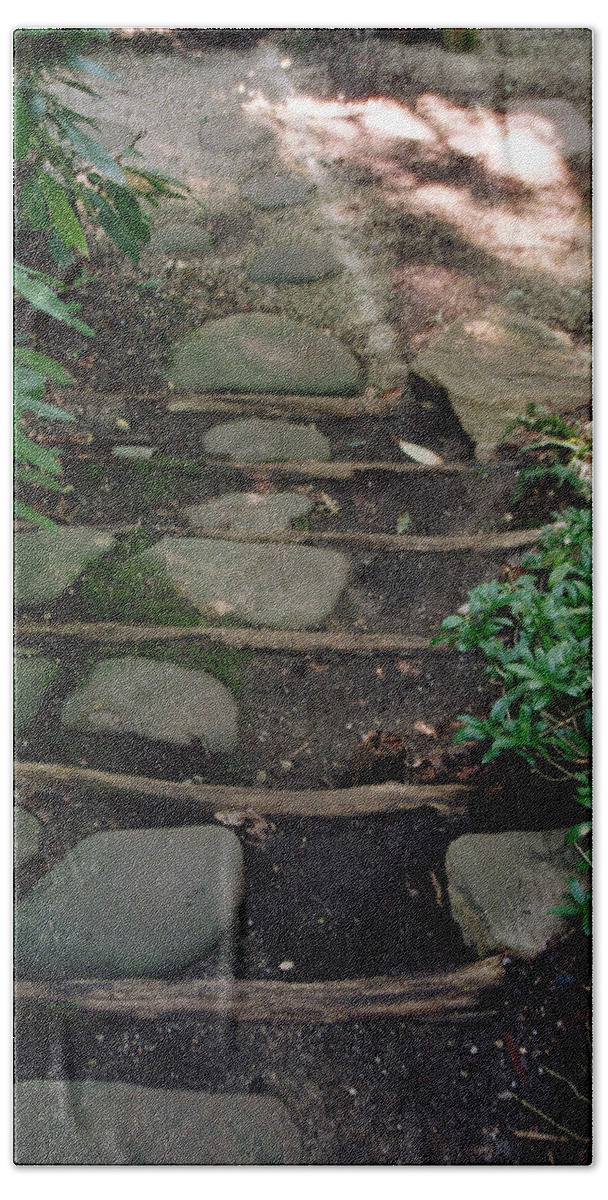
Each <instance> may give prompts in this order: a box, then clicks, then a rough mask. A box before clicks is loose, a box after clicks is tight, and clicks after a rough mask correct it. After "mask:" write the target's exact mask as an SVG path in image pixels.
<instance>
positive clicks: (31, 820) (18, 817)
mask: <svg viewBox="0 0 608 1200" xmlns="http://www.w3.org/2000/svg"><path fill="white" fill-rule="evenodd" d="M41 841H42V825H41V824H40V821H37V820H36V817H34V816H33V815H32V813H30V812H28V811H27V808H23V807H22V806H21V805H20V804H18V805H16V806H15V812H14V818H13V846H14V851H15V866H16V867H21V866H23V863H26V862H29V860H30V858H35V857H36V855H37V853H38V851H39V849H40V842H41Z"/></svg>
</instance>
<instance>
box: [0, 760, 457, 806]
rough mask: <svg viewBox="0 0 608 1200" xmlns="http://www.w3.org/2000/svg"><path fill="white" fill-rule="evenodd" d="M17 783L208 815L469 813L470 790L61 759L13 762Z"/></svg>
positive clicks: (451, 787)
mask: <svg viewBox="0 0 608 1200" xmlns="http://www.w3.org/2000/svg"><path fill="white" fill-rule="evenodd" d="M15 782H16V784H17V786H18V787H23V788H25V789H26V794H25V796H24V800H27V791H28V790H30V789H40V790H43V789H44V788H52V787H59V788H62V787H67V788H70V787H73V788H82V789H85V790H93V791H102V792H112V793H114V795H115V796H117V795H118V794H127V795H140V796H149V797H154V798H156V799H159V800H167V801H170V802H171V803H172V804H174V803H178V804H197V805H199V806H200V808H201V809H202V810H203V812H204V813H205V814H206V815H209V816H213V815H214V814H215V813H216V812H224V811H228V812H235V811H236V812H243V813H260V814H268V815H270V816H315V817H350V816H356V815H358V814H360V813H379V812H394V811H408V810H411V809H416V808H424V807H427V806H428V807H429V808H434V809H435V810H436V811H437V812H439V813H442V814H444V815H447V816H455V815H458V814H460V813H462V812H464V811H466V798H467V797H468V796H470V794H471V792H472V789H471V788H470V787H467V786H466V785H464V784H460V783H449V784H437V785H435V786H433V785H429V784H421V785H420V786H417V785H416V786H415V785H410V784H405V783H381V784H372V785H370V786H369V787H353V788H336V789H335V790H334V789H330V788H327V789H321V788H319V789H312V790H303V789H302V790H288V789H286V790H282V789H281V790H278V789H277V790H276V791H275V790H273V789H271V788H256V787H233V786H228V785H223V784H198V783H181V782H178V781H174V780H168V779H150V778H148V777H147V776H145V775H119V774H116V773H115V772H112V771H97V770H93V769H92V768H90V767H76V766H69V765H65V764H63V763H46V762H19V763H15Z"/></svg>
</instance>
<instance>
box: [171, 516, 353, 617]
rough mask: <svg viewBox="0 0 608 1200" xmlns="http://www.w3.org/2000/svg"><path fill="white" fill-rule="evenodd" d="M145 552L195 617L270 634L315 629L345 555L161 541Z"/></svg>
mask: <svg viewBox="0 0 608 1200" xmlns="http://www.w3.org/2000/svg"><path fill="white" fill-rule="evenodd" d="M147 553H148V554H151V555H153V556H154V557H155V558H156V559H159V560H160V561H161V562H162V563H163V565H164V566H165V568H166V571H167V574H168V575H169V578H170V579H171V581H172V583H173V584H174V585H175V587H177V588H178V589H179V590H180V591H181V592H183V593H184V594H185V595H186V596H187V597H188V599H189V600H191V601H192V603H193V604H195V605H196V606H197V607H198V608H199V609H200V610H201V612H203V613H206V612H209V613H210V614H211V615H213V614H216V615H219V616H230V617H232V618H233V619H234V620H236V621H245V622H247V623H248V624H250V625H266V626H269V627H270V628H271V629H316V628H317V627H318V626H319V625H321V624H322V623H323V621H325V620H326V618H327V617H328V616H329V615H330V613H331V612H332V610H333V609H334V607H335V605H336V604H337V602H338V599H339V597H340V593H341V592H342V590H343V588H344V587H345V586H346V583H347V580H348V575H349V560H348V558H347V557H346V555H344V554H341V553H339V552H338V551H336V550H317V549H313V548H312V547H310V546H271V545H247V544H244V545H243V544H241V543H238V542H230V541H228V540H226V541H214V540H212V539H208V538H172V537H166V538H163V539H162V540H161V541H160V542H157V544H156V545H155V546H154V547H153V548H152V550H150V551H148V552H147Z"/></svg>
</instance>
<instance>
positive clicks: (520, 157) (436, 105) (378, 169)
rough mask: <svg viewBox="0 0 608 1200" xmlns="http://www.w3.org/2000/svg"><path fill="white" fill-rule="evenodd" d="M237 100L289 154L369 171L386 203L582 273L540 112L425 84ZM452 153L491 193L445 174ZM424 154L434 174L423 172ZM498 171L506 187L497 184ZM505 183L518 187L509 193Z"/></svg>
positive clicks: (492, 247) (577, 214) (577, 206)
mask: <svg viewBox="0 0 608 1200" xmlns="http://www.w3.org/2000/svg"><path fill="white" fill-rule="evenodd" d="M243 107H244V108H245V110H246V111H248V112H250V113H251V115H252V116H257V117H258V118H259V116H261V115H262V114H263V115H264V116H265V117H266V118H269V117H270V118H271V119H272V121H273V124H274V127H275V130H276V132H277V135H278V137H279V139H280V141H281V145H282V149H283V151H284V152H285V154H286V155H287V157H289V158H291V160H292V161H295V162H297V161H300V162H302V163H303V164H304V163H306V164H307V165H308V166H310V165H312V164H313V163H314V162H316V163H317V164H318V163H319V162H321V163H324V165H328V163H329V162H331V161H334V160H336V159H342V160H344V161H346V162H352V163H355V164H357V165H359V166H362V167H365V168H367V169H368V170H369V171H370V172H371V173H372V174H373V175H374V176H375V178H376V187H377V189H378V191H379V192H380V194H381V198H382V199H383V200H384V202H385V203H386V204H388V205H389V206H390V207H393V208H395V207H396V208H398V209H399V211H402V212H408V211H409V212H412V213H415V214H417V215H420V216H421V217H422V216H425V215H427V216H429V217H436V218H439V219H441V220H442V221H446V222H448V223H449V224H451V225H452V226H454V227H455V228H456V229H457V230H458V232H459V233H460V235H461V236H462V237H463V238H464V239H465V240H466V241H468V242H470V243H471V244H472V245H474V246H476V247H478V248H479V249H482V250H484V251H486V252H487V253H488V254H492V255H494V256H496V257H497V258H499V259H501V260H503V261H505V262H509V263H511V264H512V265H516V266H518V267H521V268H524V269H532V270H540V271H543V272H547V273H549V274H551V275H553V276H555V277H557V278H559V279H561V280H564V281H572V282H573V281H575V280H579V279H581V278H587V277H588V274H589V253H590V238H589V228H588V220H587V217H586V215H585V212H584V209H583V205H582V201H581V198H580V196H579V194H578V192H577V189H576V187H575V184H574V181H573V179H572V177H571V174H570V171H569V168H568V165H567V163H566V161H565V159H564V157H563V154H562V152H561V149H560V147H561V137H560V134H559V132H558V130H557V128H556V126H555V123H554V122H553V121H552V120H551V118H550V117H547V116H545V115H540V114H538V113H534V112H526V111H517V112H512V113H507V114H504V113H497V112H494V111H492V109H491V108H489V107H484V106H482V105H477V106H475V107H471V108H467V107H464V106H460V105H457V104H454V103H452V102H451V101H449V100H447V99H445V98H444V97H442V96H439V95H436V94H431V93H427V94H425V95H423V96H420V97H419V98H418V100H417V101H416V103H415V104H414V105H411V104H409V105H408V104H405V103H399V102H398V101H396V100H390V99H388V98H386V97H382V96H377V97H371V98H370V99H367V100H363V101H352V100H344V99H343V98H342V97H338V98H337V99H332V100H324V99H320V98H318V97H315V96H311V95H305V94H302V93H296V92H294V93H293V94H292V95H290V96H288V97H287V98H285V99H284V100H282V101H279V102H277V103H274V104H273V103H271V102H270V101H269V100H267V99H266V97H265V96H264V95H263V94H262V93H260V92H258V93H256V95H255V96H254V97H252V99H251V100H250V101H248V102H247V104H245V105H244V106H243ZM396 143H398V144H399V156H398V158H397V157H395V145H396ZM410 147H411V160H410V161H408V154H409V152H410ZM454 155H459V156H460V157H461V158H463V159H465V160H466V159H470V160H471V161H473V162H475V163H477V164H478V166H479V167H480V168H481V170H482V171H485V172H486V175H487V176H489V177H490V179H491V180H492V186H493V187H494V186H495V189H496V190H495V197H494V198H493V199H492V200H491V201H488V200H487V198H484V199H478V198H477V193H476V190H475V186H474V185H472V184H471V183H470V182H463V183H459V182H451V175H452V172H453V170H454V163H453V158H454ZM425 163H428V164H430V165H431V166H432V170H433V174H434V176H435V180H436V181H435V182H432V183H431V182H429V181H428V177H427V178H426V179H425V178H424V172H423V171H422V170H421V168H422V167H424V164H425ZM442 169H443V171H444V174H443V180H440V179H438V174H440V173H441V172H442ZM501 180H504V183H505V185H508V186H505V187H503V188H502V189H501V184H500V181H501ZM514 185H515V186H516V185H520V191H519V194H512V188H513V186H514ZM509 187H510V188H511V192H510V190H509Z"/></svg>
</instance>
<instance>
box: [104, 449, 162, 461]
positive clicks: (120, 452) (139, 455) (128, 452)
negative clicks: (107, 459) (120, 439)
mask: <svg viewBox="0 0 608 1200" xmlns="http://www.w3.org/2000/svg"><path fill="white" fill-rule="evenodd" d="M112 454H113V455H114V457H115V458H136V459H139V461H140V462H148V460H149V459H150V458H152V455H153V454H154V450H153V448H152V446H113V447H112Z"/></svg>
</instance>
